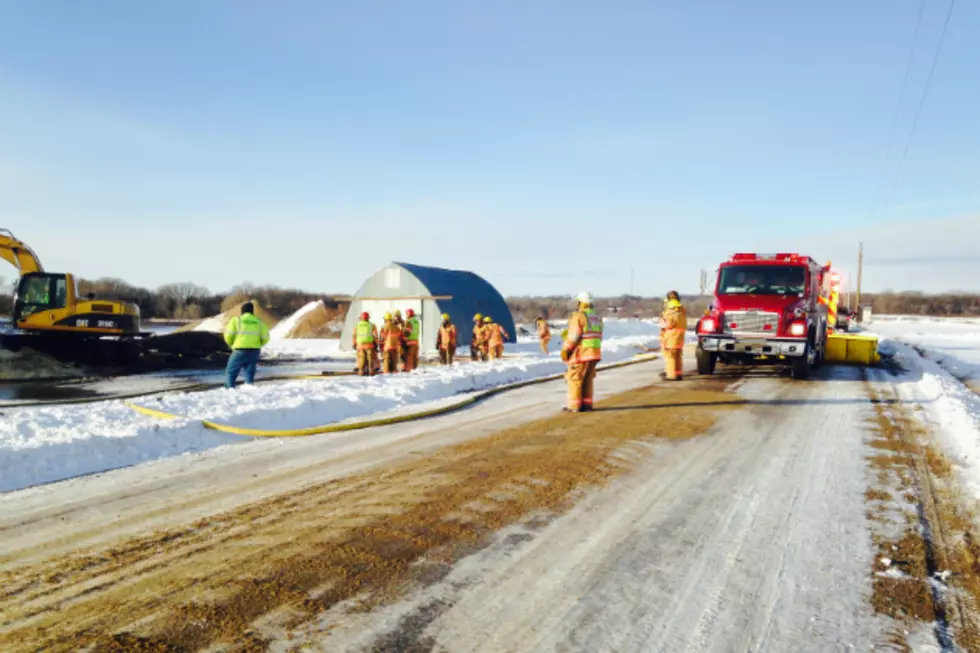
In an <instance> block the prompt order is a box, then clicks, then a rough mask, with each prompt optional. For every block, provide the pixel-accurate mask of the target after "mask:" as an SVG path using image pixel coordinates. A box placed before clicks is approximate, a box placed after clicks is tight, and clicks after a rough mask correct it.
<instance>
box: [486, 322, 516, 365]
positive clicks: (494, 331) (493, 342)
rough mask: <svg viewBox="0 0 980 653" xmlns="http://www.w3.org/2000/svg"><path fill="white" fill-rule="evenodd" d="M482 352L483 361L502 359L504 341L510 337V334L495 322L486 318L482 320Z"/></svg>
mask: <svg viewBox="0 0 980 653" xmlns="http://www.w3.org/2000/svg"><path fill="white" fill-rule="evenodd" d="M483 323H484V324H483V351H484V352H485V354H484V356H485V358H484V360H487V359H489V360H497V359H498V358H503V357H504V341H505V340H507V338H509V337H510V334H508V333H507V331H506V330H505V329H504V327H502V326H500V325H499V324H497V323H496V322H494V321H493V318H492V317H490V316H487V317H485V318H483Z"/></svg>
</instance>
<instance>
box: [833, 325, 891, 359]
mask: <svg viewBox="0 0 980 653" xmlns="http://www.w3.org/2000/svg"><path fill="white" fill-rule="evenodd" d="M880 360H881V357H880V356H878V337H877V336H871V335H866V334H863V333H834V334H831V335H829V336H827V352H826V361H827V362H828V363H852V364H854V365H874V364H876V363H878V362H879V361H880Z"/></svg>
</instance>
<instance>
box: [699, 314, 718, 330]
mask: <svg viewBox="0 0 980 653" xmlns="http://www.w3.org/2000/svg"><path fill="white" fill-rule="evenodd" d="M714 332H715V320H714V318H711V317H707V318H705V319H703V320H701V333H714Z"/></svg>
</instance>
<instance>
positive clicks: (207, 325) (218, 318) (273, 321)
mask: <svg viewBox="0 0 980 653" xmlns="http://www.w3.org/2000/svg"><path fill="white" fill-rule="evenodd" d="M242 303H244V302H242ZM252 304H254V305H255V316H256V317H257V318H259V319H260V320H262V321H263V322H265V325H266V326H267V327H269V329H270V330H271V329H273V328H274V327H275V326H276V325H277V324H279V318H278V317H277V316H275V315H273V314H272V313H270V312H269V311H267V310H265V309H264V308H262V307H261V306H260V305H259V303H258V302H257V301H255V300H253V301H252ZM241 314H242V304H238V305H237V306H234V307H232V308H230V309H228V310H227V311H225V312H224V313H219V314H218V315H215V316H214V317H209V318H207V319H204V320H198V321H197V322H191V323H190V324H185V325H184V326H182V327H180V328H179V329H177V332H184V331H209V332H211V333H224V331H225V327H226V326H228V323H229V322H230V321H231V319H232V318H233V317H237V316H239V315H241Z"/></svg>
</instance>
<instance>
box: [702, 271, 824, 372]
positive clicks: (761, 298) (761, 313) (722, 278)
mask: <svg viewBox="0 0 980 653" xmlns="http://www.w3.org/2000/svg"><path fill="white" fill-rule="evenodd" d="M829 270H830V266H829V264H828V265H827V266H822V265H820V264H819V263H817V262H816V261H815V260H814V259H812V258H810V257H809V256H801V255H799V254H735V255H734V256H732V257H731V258H730V259H729V260H728V261H725V262H724V263H722V264H721V266H720V267H719V269H718V278H717V281H716V284H715V293H714V302H713V304H712V306H711V308H710V310H709V311H708V313H707V314H706V315H705V316H704V317H702V318H701V319H700V320H699V321H698V326H697V336H698V347H697V354H696V357H697V363H698V373H699V374H713V373H714V370H715V365H716V363H718V362H719V361H720V362H722V363H727V364H751V365H756V364H761V365H766V364H769V365H788V366H789V367H790V368H791V370H792V374H793V377H794V378H797V379H805V378H807V377H809V375H810V372H811V371H812V370H814V369H816V368H818V367H819V366H820V364H821V363H822V362H823V359H824V355H825V353H826V348H827V320H828V309H827V305H826V302H824V301H822V300H821V297H823V296H824V294H825V285H826V283H827V282H829V274H828V273H829Z"/></svg>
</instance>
